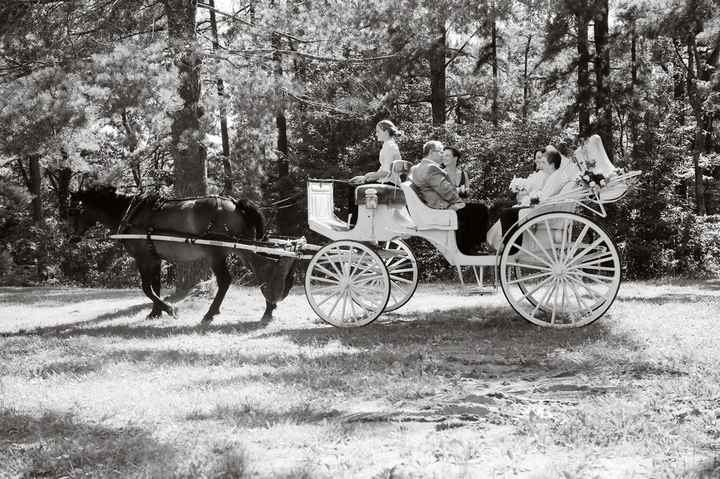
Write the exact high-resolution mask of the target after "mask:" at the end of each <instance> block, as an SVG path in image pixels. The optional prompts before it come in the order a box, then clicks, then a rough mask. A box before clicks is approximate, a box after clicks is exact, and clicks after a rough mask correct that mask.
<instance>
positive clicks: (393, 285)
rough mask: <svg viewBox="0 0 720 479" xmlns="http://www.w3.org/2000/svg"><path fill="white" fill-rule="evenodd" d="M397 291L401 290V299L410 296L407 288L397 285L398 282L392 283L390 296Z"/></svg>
mask: <svg viewBox="0 0 720 479" xmlns="http://www.w3.org/2000/svg"><path fill="white" fill-rule="evenodd" d="M395 289H397V290H399V291H400V292H401V293H402V296H400V297H401V298H404V297H405V296H407V294H408V291H407V290H406V289H405V288H403V287H402V286H400V285H399V284H397V282H396V281H392V284H391V286H390V294H393V290H395Z"/></svg>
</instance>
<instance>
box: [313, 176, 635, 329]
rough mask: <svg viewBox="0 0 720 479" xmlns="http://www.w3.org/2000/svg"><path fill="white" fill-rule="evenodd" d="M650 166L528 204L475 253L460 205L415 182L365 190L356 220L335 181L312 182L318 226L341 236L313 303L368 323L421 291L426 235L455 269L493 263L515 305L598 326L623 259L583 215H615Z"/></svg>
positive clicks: (322, 257)
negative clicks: (462, 240) (340, 208)
mask: <svg viewBox="0 0 720 479" xmlns="http://www.w3.org/2000/svg"><path fill="white" fill-rule="evenodd" d="M639 174H640V172H637V171H635V172H630V173H613V174H612V175H610V176H609V178H608V179H607V184H606V185H605V186H604V187H603V188H602V189H600V190H599V191H593V189H591V188H589V187H587V186H584V185H578V184H576V183H574V182H573V183H571V184H569V185H568V187H566V188H565V189H564V191H563V192H561V194H559V195H558V196H556V197H554V198H553V201H551V202H545V203H542V204H541V205H537V206H533V207H528V208H526V209H524V211H523V212H522V213H523V214H521V215H520V218H521V219H520V220H519V221H518V223H517V224H516V225H515V227H514V228H513V229H511V230H510V232H509V233H508V234H507V235H506V236H505V238H503V247H502V248H500V249H499V250H498V251H497V253H496V254H492V255H466V254H463V253H462V252H460V251H459V249H458V247H457V242H456V239H455V232H456V230H457V227H458V221H457V213H456V212H455V211H453V210H438V209H432V208H430V207H428V206H427V205H425V204H424V203H423V202H422V200H421V199H420V197H419V196H418V194H417V193H416V191H415V189H414V185H413V184H412V183H411V182H410V181H406V182H403V183H402V184H401V186H400V187H399V188H398V187H394V186H389V185H380V184H371V185H363V186H359V187H357V188H356V200H357V204H358V218H357V223H356V224H355V226H351V225H350V224H349V222H346V221H342V220H340V219H339V218H338V217H337V216H336V215H335V206H334V201H333V187H334V182H333V180H310V181H308V184H307V189H308V224H309V227H310V229H312V230H313V231H316V232H318V233H320V234H321V235H323V236H325V237H327V238H329V239H331V240H332V242H331V243H329V244H327V245H325V246H323V247H322V248H320V250H319V251H317V253H316V254H315V255H314V256H313V258H312V259H311V261H310V264H309V265H308V268H307V273H306V276H305V293H306V296H307V299H308V302H309V303H310V306H311V307H312V309H313V310H314V311H315V313H317V315H318V316H319V317H320V318H322V319H323V320H324V321H326V322H328V323H330V324H332V325H334V326H338V327H357V326H364V325H367V324H369V323H371V322H372V321H374V320H375V319H377V318H378V317H379V316H380V315H381V314H382V313H383V312H385V311H393V310H395V309H397V308H399V307H401V306H402V305H404V304H405V303H407V301H408V300H410V298H411V297H412V295H413V293H414V292H415V289H416V287H417V283H418V279H419V274H418V265H417V260H416V259H415V257H414V255H413V253H412V251H411V250H410V248H408V246H407V244H406V243H405V242H404V241H403V240H404V239H406V238H409V237H413V236H415V237H421V238H424V239H426V240H427V241H429V242H430V243H431V244H432V245H434V247H435V248H437V249H438V250H439V251H440V253H441V254H442V255H443V256H444V257H445V258H446V260H447V261H448V262H449V263H450V264H451V265H454V266H490V267H495V268H496V276H495V277H496V278H497V279H498V280H499V283H500V287H501V289H502V291H503V293H504V295H505V297H506V298H507V300H508V302H509V303H510V305H511V306H512V307H513V309H514V310H515V311H516V312H517V313H518V314H519V315H520V316H522V317H523V318H524V319H526V320H528V321H530V322H532V323H534V324H536V325H539V326H545V327H552V328H572V327H581V326H585V325H587V324H590V323H592V322H593V321H595V320H596V319H598V318H599V317H601V316H602V315H603V314H604V313H605V312H606V311H607V310H608V308H610V306H611V305H612V303H613V301H614V300H615V296H616V295H617V292H618V289H619V287H620V276H621V260H620V255H619V253H618V249H617V247H616V245H615V244H614V242H613V240H612V238H610V236H609V235H608V234H607V233H606V231H605V230H604V229H603V228H602V227H601V226H600V225H598V224H597V223H596V222H595V221H593V219H592V218H590V217H588V216H584V215H582V214H580V213H582V212H592V213H593V214H595V215H599V216H601V217H604V216H606V212H605V209H604V206H603V205H604V203H610V202H614V201H617V200H618V199H620V198H621V197H622V196H623V195H624V194H625V192H626V191H627V189H628V186H629V184H630V180H631V179H632V178H634V177H636V176H637V175H639Z"/></svg>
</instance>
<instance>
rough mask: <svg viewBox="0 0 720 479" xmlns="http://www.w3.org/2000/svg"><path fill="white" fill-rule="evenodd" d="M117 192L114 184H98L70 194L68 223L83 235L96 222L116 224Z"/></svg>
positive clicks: (78, 234)
mask: <svg viewBox="0 0 720 479" xmlns="http://www.w3.org/2000/svg"><path fill="white" fill-rule="evenodd" d="M117 198H118V196H117V194H116V193H115V187H114V186H105V185H96V186H93V187H91V188H88V189H80V190H78V191H75V192H73V193H71V194H70V208H69V212H68V225H69V226H70V228H71V229H72V231H73V232H74V233H75V235H77V236H82V235H83V234H84V233H85V232H86V231H87V230H88V229H90V227H92V226H93V225H95V223H98V222H99V223H103V224H105V225H107V226H110V227H112V226H114V223H115V221H116V218H115V217H116V216H117V213H115V212H114V210H115V209H116V208H115V203H116V202H117Z"/></svg>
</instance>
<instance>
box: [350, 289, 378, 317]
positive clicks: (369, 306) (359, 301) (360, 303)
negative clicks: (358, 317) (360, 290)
mask: <svg viewBox="0 0 720 479" xmlns="http://www.w3.org/2000/svg"><path fill="white" fill-rule="evenodd" d="M354 289H355V288H351V289H350V297H351V298H352V299H353V301H355V302H356V303H357V305H358V306H360V307H361V308H363V309H365V310H366V311H368V312H370V311H374V310H375V309H377V306H376V305H373V304H370V303H366V302H365V301H363V300H362V299H361V298H360V296H359V295H357V294H355V291H354Z"/></svg>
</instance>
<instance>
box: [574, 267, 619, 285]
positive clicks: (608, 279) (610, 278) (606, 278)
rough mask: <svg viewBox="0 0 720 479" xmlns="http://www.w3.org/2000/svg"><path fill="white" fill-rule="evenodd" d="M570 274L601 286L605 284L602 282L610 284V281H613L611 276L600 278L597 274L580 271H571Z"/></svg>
mask: <svg viewBox="0 0 720 479" xmlns="http://www.w3.org/2000/svg"><path fill="white" fill-rule="evenodd" d="M612 271H614V270H612ZM571 274H574V275H576V276H582V277H583V278H589V279H594V280H595V281H596V282H597V283H598V284H603V285H605V284H606V283H604V282H603V281H606V282H607V283H612V281H613V277H612V276H602V275H599V274H592V273H586V272H584V271H581V270H573V271H572V273H571Z"/></svg>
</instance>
